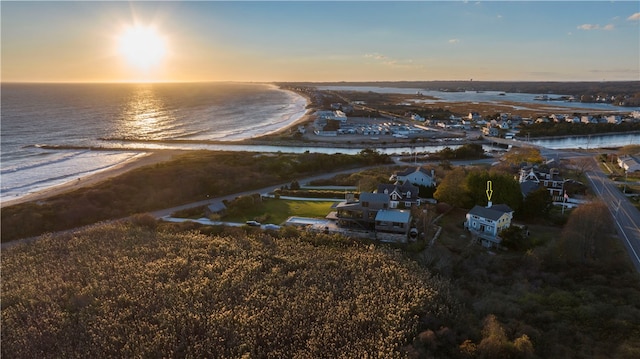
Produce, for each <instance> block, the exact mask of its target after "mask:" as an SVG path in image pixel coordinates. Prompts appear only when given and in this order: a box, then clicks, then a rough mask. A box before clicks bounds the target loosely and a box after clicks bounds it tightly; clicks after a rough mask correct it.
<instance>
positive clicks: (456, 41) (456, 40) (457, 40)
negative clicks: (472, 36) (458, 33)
mask: <svg viewBox="0 0 640 359" xmlns="http://www.w3.org/2000/svg"><path fill="white" fill-rule="evenodd" d="M459 42H460V39H451V40H449V43H450V44H457V43H459Z"/></svg>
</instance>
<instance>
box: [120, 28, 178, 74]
mask: <svg viewBox="0 0 640 359" xmlns="http://www.w3.org/2000/svg"><path fill="white" fill-rule="evenodd" d="M118 50H119V52H120V54H121V55H122V56H123V57H124V58H125V59H126V60H127V61H128V62H129V63H130V64H132V65H133V66H135V67H137V68H139V69H141V70H150V69H151V68H153V67H154V66H157V65H158V64H160V62H161V61H162V59H163V58H164V57H165V55H166V51H167V50H166V43H165V40H164V38H163V37H162V36H161V35H160V34H158V32H156V30H155V29H154V28H153V27H144V26H133V27H128V28H126V29H125V30H124V31H123V32H122V33H121V34H120V36H119V37H118Z"/></svg>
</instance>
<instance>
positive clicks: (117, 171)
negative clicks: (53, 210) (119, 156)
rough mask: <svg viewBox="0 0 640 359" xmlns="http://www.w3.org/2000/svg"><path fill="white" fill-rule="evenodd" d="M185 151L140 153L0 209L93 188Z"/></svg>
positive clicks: (19, 199) (23, 197)
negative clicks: (84, 188)
mask: <svg viewBox="0 0 640 359" xmlns="http://www.w3.org/2000/svg"><path fill="white" fill-rule="evenodd" d="M184 152H185V151H180V150H155V151H152V152H145V153H142V154H141V155H140V156H136V157H134V158H132V159H131V160H129V161H126V162H124V163H121V164H119V165H116V166H113V167H111V168H109V169H106V170H104V171H100V172H98V173H95V174H92V175H88V176H84V177H81V178H80V179H78V180H74V181H69V182H66V183H63V184H61V185H58V186H55V187H51V188H47V189H44V190H42V191H38V192H35V193H31V194H28V195H25V196H22V197H19V198H16V199H11V200H8V201H2V203H0V208H4V207H7V206H12V205H16V204H19V203H25V202H34V201H40V200H44V199H46V198H50V197H53V196H57V195H59V194H63V193H65V192H71V191H73V190H76V189H79V188H83V187H88V186H93V185H95V184H98V183H100V182H103V181H106V180H108V179H110V178H113V177H116V176H119V175H121V174H123V173H126V172H128V171H131V170H133V169H135V168H139V167H144V166H149V165H153V164H156V163H160V162H165V161H169V160H171V159H172V158H173V157H174V156H175V155H178V154H180V153H184Z"/></svg>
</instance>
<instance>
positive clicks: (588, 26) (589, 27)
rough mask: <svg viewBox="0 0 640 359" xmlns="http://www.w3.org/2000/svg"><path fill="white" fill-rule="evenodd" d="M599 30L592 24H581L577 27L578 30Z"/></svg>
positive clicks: (597, 26)
mask: <svg viewBox="0 0 640 359" xmlns="http://www.w3.org/2000/svg"><path fill="white" fill-rule="evenodd" d="M599 28H600V25H592V24H582V25H580V26H578V30H597V29H599Z"/></svg>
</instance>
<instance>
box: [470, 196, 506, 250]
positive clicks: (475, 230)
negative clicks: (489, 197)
mask: <svg viewBox="0 0 640 359" xmlns="http://www.w3.org/2000/svg"><path fill="white" fill-rule="evenodd" d="M512 219H513V209H511V207H509V206H507V205H506V204H497V205H492V203H491V202H489V205H488V206H487V207H482V206H475V207H473V208H472V209H471V210H470V211H469V212H468V213H467V219H466V221H465V222H464V226H465V228H466V229H467V230H469V232H471V234H472V235H473V236H474V237H475V238H476V239H477V240H478V241H480V242H481V243H482V245H483V246H484V247H488V248H491V247H496V246H498V245H500V242H501V241H502V239H501V238H500V237H499V236H498V234H499V233H500V232H501V231H502V230H504V229H507V228H509V226H511V220H512Z"/></svg>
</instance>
